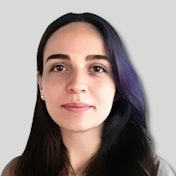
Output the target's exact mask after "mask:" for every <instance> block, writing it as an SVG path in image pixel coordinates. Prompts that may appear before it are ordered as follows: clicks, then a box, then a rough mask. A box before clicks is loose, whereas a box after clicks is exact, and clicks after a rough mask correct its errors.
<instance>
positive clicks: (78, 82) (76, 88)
mask: <svg viewBox="0 0 176 176" xmlns="http://www.w3.org/2000/svg"><path fill="white" fill-rule="evenodd" d="M86 82H87V79H86V76H85V74H84V73H82V72H76V73H73V74H72V75H71V76H70V78H69V80H68V84H67V91H68V92H70V93H74V94H81V93H85V92H87V90H88V85H87V83H86Z"/></svg>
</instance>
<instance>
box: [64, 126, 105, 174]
mask: <svg viewBox="0 0 176 176" xmlns="http://www.w3.org/2000/svg"><path fill="white" fill-rule="evenodd" d="M101 131H102V127H101V128H98V129H97V128H95V129H91V130H88V131H83V132H72V131H68V130H65V129H61V133H62V138H63V142H64V145H65V146H66V148H67V151H68V155H69V159H70V164H71V166H72V167H73V169H74V171H75V172H77V171H79V170H80V169H81V168H85V167H86V165H87V164H88V162H89V160H90V159H91V158H92V157H93V156H94V155H95V154H96V152H97V151H98V149H99V147H100V143H101Z"/></svg>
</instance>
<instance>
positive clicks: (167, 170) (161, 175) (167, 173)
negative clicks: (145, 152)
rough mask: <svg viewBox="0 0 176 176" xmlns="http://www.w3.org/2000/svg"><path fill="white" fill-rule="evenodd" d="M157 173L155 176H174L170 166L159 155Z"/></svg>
mask: <svg viewBox="0 0 176 176" xmlns="http://www.w3.org/2000/svg"><path fill="white" fill-rule="evenodd" d="M157 162H158V174H157V176H176V175H175V174H174V172H173V170H172V168H171V166H170V165H169V164H168V163H167V162H166V161H165V160H164V159H163V158H161V157H160V156H157Z"/></svg>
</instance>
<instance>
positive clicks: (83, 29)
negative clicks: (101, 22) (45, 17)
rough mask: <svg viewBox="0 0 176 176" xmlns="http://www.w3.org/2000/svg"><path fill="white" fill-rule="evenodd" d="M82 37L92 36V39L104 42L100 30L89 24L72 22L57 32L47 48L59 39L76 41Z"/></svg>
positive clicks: (52, 36)
mask: <svg viewBox="0 0 176 176" xmlns="http://www.w3.org/2000/svg"><path fill="white" fill-rule="evenodd" d="M81 35H82V37H83V38H84V37H85V38H86V37H87V36H89V37H90V36H91V37H92V38H93V37H94V38H97V39H98V38H99V39H101V40H102V36H101V34H100V32H99V30H98V29H97V28H96V27H95V26H94V25H92V24H90V23H87V22H71V23H69V24H66V25H64V26H62V27H61V28H59V29H58V30H56V31H55V32H54V33H53V34H52V35H51V36H50V38H49V39H48V41H47V43H46V46H47V45H48V44H51V43H53V42H54V41H56V40H58V39H59V40H62V39H64V40H66V39H68V40H69V39H76V38H78V37H79V36H81Z"/></svg>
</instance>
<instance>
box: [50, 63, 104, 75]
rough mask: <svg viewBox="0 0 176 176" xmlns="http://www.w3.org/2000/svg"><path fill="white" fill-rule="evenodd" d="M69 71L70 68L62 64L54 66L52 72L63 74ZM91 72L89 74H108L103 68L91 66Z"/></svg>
mask: <svg viewBox="0 0 176 176" xmlns="http://www.w3.org/2000/svg"><path fill="white" fill-rule="evenodd" d="M56 69H57V70H56ZM67 70H68V68H67V67H66V66H64V65H62V64H57V65H55V66H53V67H52V68H51V70H50V71H52V72H62V71H67ZM89 70H90V71H89V72H95V73H102V72H107V70H106V69H105V68H104V67H103V66H99V65H94V66H91V68H90V69H89Z"/></svg>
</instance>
